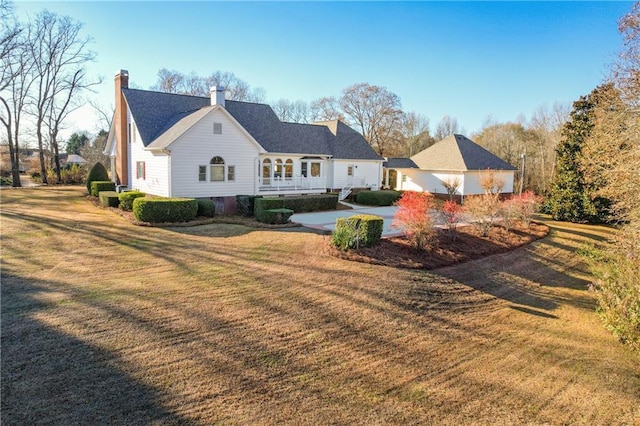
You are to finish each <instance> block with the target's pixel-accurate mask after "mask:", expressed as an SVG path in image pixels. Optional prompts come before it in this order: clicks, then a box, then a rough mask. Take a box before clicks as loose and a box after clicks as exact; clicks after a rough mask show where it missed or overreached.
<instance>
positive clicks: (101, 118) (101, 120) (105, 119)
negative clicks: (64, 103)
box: [89, 100, 115, 132]
mask: <svg viewBox="0 0 640 426" xmlns="http://www.w3.org/2000/svg"><path fill="white" fill-rule="evenodd" d="M89 105H91V107H92V108H93V109H94V111H95V112H96V114H98V124H97V130H98V132H100V131H102V130H108V129H110V128H111V120H113V115H114V114H115V109H114V107H113V105H109V106H108V107H105V106H104V105H100V104H99V103H98V102H96V101H92V100H90V101H89Z"/></svg>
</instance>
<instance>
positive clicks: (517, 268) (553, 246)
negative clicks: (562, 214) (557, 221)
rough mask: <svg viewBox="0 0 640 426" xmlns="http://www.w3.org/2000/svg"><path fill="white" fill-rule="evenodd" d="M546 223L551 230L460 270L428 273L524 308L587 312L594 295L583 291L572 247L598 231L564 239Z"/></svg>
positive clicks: (592, 305) (593, 237)
mask: <svg viewBox="0 0 640 426" xmlns="http://www.w3.org/2000/svg"><path fill="white" fill-rule="evenodd" d="M549 225H550V227H551V229H552V232H551V234H550V235H549V236H547V237H546V238H543V239H541V240H539V241H536V242H534V243H533V244H529V245H526V246H524V247H520V248H518V249H516V250H513V251H511V252H508V253H504V254H498V255H494V256H490V257H487V258H485V259H480V260H475V261H472V262H469V263H468V264H466V267H464V268H455V267H447V268H442V269H439V270H436V271H433V272H434V273H437V274H438V275H442V276H445V277H448V278H450V279H453V280H455V281H457V282H460V283H462V284H465V285H468V286H470V287H473V288H475V289H477V290H480V291H483V292H486V293H488V294H491V295H493V296H495V297H497V298H499V299H503V300H506V301H509V302H512V303H516V304H519V305H526V306H528V307H529V308H534V309H541V310H544V311H549V310H553V309H556V308H557V307H558V305H560V304H568V305H571V306H575V307H577V308H581V309H588V310H593V309H594V308H595V301H594V298H593V297H592V296H591V295H589V294H587V293H586V292H587V291H588V288H589V285H590V281H589V280H588V279H586V278H585V277H588V271H587V269H586V265H585V264H584V263H583V262H582V261H581V259H580V258H579V257H578V255H577V254H575V250H576V248H578V247H580V245H581V244H584V243H586V242H587V241H588V239H591V241H594V240H597V239H598V235H596V234H594V233H588V232H584V237H585V239H583V240H579V241H571V240H569V241H567V240H566V239H565V238H564V235H563V234H562V232H564V231H563V230H562V229H560V230H558V228H556V227H555V226H554V224H553V223H549ZM572 244H573V245H572ZM531 313H532V312H531ZM532 314H533V313H532Z"/></svg>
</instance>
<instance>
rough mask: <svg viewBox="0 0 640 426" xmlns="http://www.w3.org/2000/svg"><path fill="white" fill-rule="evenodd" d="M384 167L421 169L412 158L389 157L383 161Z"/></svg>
mask: <svg viewBox="0 0 640 426" xmlns="http://www.w3.org/2000/svg"><path fill="white" fill-rule="evenodd" d="M382 167H385V168H387V169H419V167H418V165H417V164H416V163H414V162H413V160H412V159H411V158H389V159H388V160H387V161H385V162H384V163H382Z"/></svg>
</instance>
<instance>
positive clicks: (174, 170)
mask: <svg viewBox="0 0 640 426" xmlns="http://www.w3.org/2000/svg"><path fill="white" fill-rule="evenodd" d="M128 80H129V74H128V72H127V71H124V70H122V71H120V72H119V73H118V74H117V75H116V77H115V92H116V93H115V95H116V104H115V105H116V106H115V118H114V120H113V123H112V126H111V129H110V132H109V137H108V141H107V148H106V150H107V151H108V153H109V154H110V156H111V159H112V160H111V161H112V164H111V166H112V167H111V170H113V171H115V173H112V179H113V180H114V181H116V182H117V183H118V184H119V185H124V186H127V187H129V188H132V189H137V190H140V191H143V192H145V193H147V194H153V195H160V196H165V197H194V198H211V199H213V200H214V201H215V202H216V211H219V212H229V211H233V210H234V203H235V195H241V194H248V195H294V194H313V193H324V192H326V191H327V190H333V191H342V193H343V194H346V193H347V192H348V191H349V190H350V189H351V188H352V187H353V188H371V189H377V188H378V186H379V185H380V183H381V182H382V162H383V160H384V159H383V158H382V157H380V156H379V155H378V154H376V152H375V151H374V150H373V149H372V148H371V146H370V145H369V144H368V143H367V141H366V140H365V139H364V138H363V137H362V135H361V134H360V133H358V132H357V131H355V130H353V129H352V128H350V127H349V126H347V125H345V124H344V123H342V122H340V121H330V122H322V123H315V124H296V123H286V122H282V121H280V120H279V119H278V117H277V116H276V114H275V113H274V112H273V110H272V109H271V107H270V106H269V105H265V104H258V103H248V102H238V101H231V100H225V92H224V88H222V87H217V88H216V87H214V88H212V91H211V96H210V97H209V98H207V97H199V96H187V95H177V94H170V93H162V92H153V91H146V90H136V89H129V88H128Z"/></svg>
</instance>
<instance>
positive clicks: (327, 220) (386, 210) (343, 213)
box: [291, 205, 402, 237]
mask: <svg viewBox="0 0 640 426" xmlns="http://www.w3.org/2000/svg"><path fill="white" fill-rule="evenodd" d="M351 207H354V209H353V210H332V211H328V212H312V213H296V214H294V215H292V216H291V222H293V223H299V224H300V225H302V226H305V227H307V228H312V229H320V230H323V231H333V230H334V229H335V228H336V219H337V218H339V217H348V216H353V215H356V214H372V215H376V216H381V217H382V219H383V221H384V227H383V229H382V236H383V237H393V236H397V235H402V232H400V231H399V230H397V229H391V222H393V215H394V214H395V213H396V211H397V210H398V208H397V207H396V206H389V207H362V206H353V205H352V206H351Z"/></svg>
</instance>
